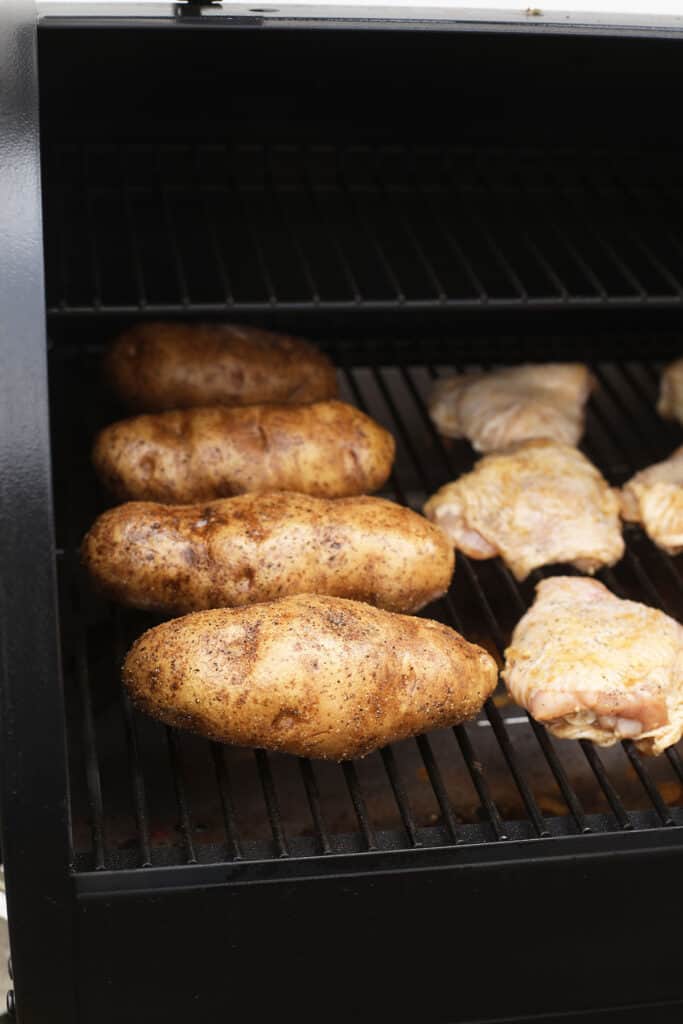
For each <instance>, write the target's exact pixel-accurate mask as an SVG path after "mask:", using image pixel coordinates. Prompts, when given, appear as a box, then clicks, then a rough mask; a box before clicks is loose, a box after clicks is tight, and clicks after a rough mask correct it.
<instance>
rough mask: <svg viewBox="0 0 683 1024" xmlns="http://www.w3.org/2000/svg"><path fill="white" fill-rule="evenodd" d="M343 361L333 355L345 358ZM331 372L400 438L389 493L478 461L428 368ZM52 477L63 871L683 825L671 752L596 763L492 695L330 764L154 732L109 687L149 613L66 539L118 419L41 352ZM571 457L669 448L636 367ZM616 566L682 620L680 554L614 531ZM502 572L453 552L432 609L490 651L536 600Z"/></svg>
mask: <svg viewBox="0 0 683 1024" xmlns="http://www.w3.org/2000/svg"><path fill="white" fill-rule="evenodd" d="M340 351H341V349H340ZM337 355H338V359H337V361H338V364H339V365H340V366H341V369H340V377H341V380H342V388H343V392H344V397H346V398H347V399H348V400H351V401H353V402H355V403H356V404H358V405H359V406H360V407H361V408H364V409H366V410H367V411H369V412H370V413H371V414H372V415H374V416H375V417H376V418H377V419H378V420H380V421H381V422H383V423H384V424H385V425H386V426H387V427H388V428H389V429H390V430H392V432H393V433H394V435H395V436H396V438H397V443H398V457H397V462H396V468H395V472H394V474H393V476H392V479H391V489H390V491H389V496H391V497H395V498H396V499H398V500H399V501H402V502H405V503H407V504H409V505H411V506H412V507H415V508H419V507H420V506H421V503H422V501H423V500H424V497H425V495H426V494H427V493H428V492H431V491H433V490H434V489H436V487H438V486H440V485H441V484H443V483H444V482H445V481H446V480H447V479H449V478H452V477H453V476H454V475H456V474H457V473H459V472H461V471H463V470H464V469H467V468H469V467H470V466H471V464H472V452H471V449H470V448H469V446H468V445H466V444H465V443H457V444H450V443H447V442H443V441H442V440H441V439H440V438H439V437H438V435H437V434H436V432H435V431H434V429H433V427H432V426H431V423H430V421H429V417H428V415H427V412H426V406H425V398H426V396H427V394H428V392H429V388H430V386H431V382H432V380H433V377H434V376H435V375H436V374H437V373H438V372H439V370H440V369H442V370H443V369H445V368H432V367H415V366H405V365H401V363H400V358H399V352H398V349H397V352H396V361H395V363H394V364H393V365H383V366H364V367H357V366H351V365H344V360H343V357H341V358H340V357H339V353H337ZM51 358H52V374H51V376H52V384H53V402H52V404H53V411H54V412H53V419H54V423H55V435H54V440H55V476H56V486H55V493H56V502H57V523H58V539H59V543H60V545H61V546H60V553H61V557H60V559H59V562H60V580H61V598H62V600H61V607H62V616H61V617H62V633H63V637H62V639H63V649H64V668H65V680H66V696H67V716H68V730H69V749H70V762H71V805H72V821H73V842H74V857H75V864H76V868H77V870H79V871H89V870H92V869H103V868H114V867H119V868H120V867H123V868H144V867H148V866H151V865H155V866H162V865H167V864H182V863H210V862H221V861H240V862H242V863H244V862H250V861H256V860H264V859H266V860H267V859H272V858H277V859H290V860H296V859H297V858H301V857H309V856H316V855H326V854H332V853H354V852H362V851H384V850H410V849H415V848H418V847H423V848H424V847H437V846H450V845H459V844H471V843H486V842H499V841H503V840H505V839H507V838H527V839H533V838H535V837H545V836H559V835H567V834H581V833H583V832H591V831H592V832H600V831H621V830H630V829H634V828H653V827H658V826H664V827H671V826H676V825H683V806H681V805H683V763H682V762H681V758H680V753H679V751H678V750H677V749H672V750H670V751H669V752H668V753H667V755H666V756H663V757H661V758H658V759H656V760H654V761H647V760H646V759H643V758H641V757H640V755H639V754H638V752H637V751H636V750H635V748H634V747H633V746H632V744H629V743H625V744H623V745H621V746H619V747H615V748H612V749H610V750H604V751H603V750H601V751H598V750H597V749H595V748H594V747H593V746H592V745H591V744H589V743H582V744H577V743H572V742H569V741H557V740H555V739H552V738H550V737H549V736H548V735H547V734H546V732H545V730H544V729H543V728H541V727H540V726H538V725H537V724H536V723H534V722H529V720H528V718H527V716H526V715H525V714H523V713H522V712H521V711H520V710H519V709H518V708H516V707H514V706H510V705H509V704H508V703H507V702H506V700H505V696H504V694H502V693H499V694H498V695H497V696H496V697H494V699H493V700H492V701H489V702H488V704H487V706H486V708H485V710H484V712H483V713H482V715H481V716H480V718H479V720H478V721H477V722H475V723H469V724H467V725H465V726H459V727H457V728H455V729H454V730H447V731H444V732H438V733H432V734H430V735H429V736H423V737H419V738H418V739H416V740H408V741H405V742H404V743H401V744H397V745H395V746H394V747H392V748H387V749H385V750H383V751H381V752H380V753H378V754H374V755H371V756H370V757H369V758H367V759H366V760H365V761H362V762H358V763H356V764H351V763H347V764H343V765H341V766H337V765H333V764H328V763H318V762H316V763H313V762H309V761H306V760H301V759H295V758H289V757H285V756H280V755H277V756H273V755H270V754H267V753H264V752H262V751H260V752H254V751H251V750H236V749H232V748H222V747H220V746H218V745H216V744H209V743H206V742H204V741H202V740H199V739H197V738H194V737H189V736H187V735H183V734H180V733H177V732H175V731H174V730H171V729H166V728H164V727H162V726H160V725H158V724H157V723H155V722H152V721H151V720H149V719H147V718H145V717H144V716H139V715H137V714H136V713H134V712H133V711H132V709H131V708H130V706H129V703H128V701H127V699H126V698H125V696H124V695H123V694H122V692H121V689H120V687H119V685H118V666H119V665H120V662H121V659H122V657H123V654H124V652H125V650H126V647H127V645H128V644H129V643H130V642H131V641H132V639H134V637H135V636H137V635H139V633H140V632H142V630H143V629H145V628H147V627H148V626H149V625H150V624H151V622H152V620H151V619H150V618H149V617H148V616H143V615H141V614H134V613H130V612H123V611H121V610H119V609H114V608H113V607H111V606H108V605H105V604H103V603H101V602H99V601H97V600H94V599H93V597H92V594H91V593H90V591H89V589H88V586H87V583H86V582H85V581H84V580H83V579H82V578H81V577H80V574H79V571H78V560H77V545H78V543H79V541H80V537H81V536H82V534H83V532H84V531H85V530H86V529H87V527H88V526H89V525H90V523H91V521H92V519H93V518H94V517H95V515H96V514H97V512H98V511H99V510H101V508H102V495H100V494H99V493H98V490H97V487H96V484H95V481H94V478H93V475H92V471H91V469H90V466H89V464H88V458H87V454H88V443H89V438H90V437H91V436H92V434H93V432H94V430H95V429H96V427H97V426H98V425H99V424H100V423H102V422H106V421H108V420H111V419H113V418H115V416H116V414H117V413H116V410H115V409H114V408H112V407H110V406H108V405H107V403H106V401H105V402H103V400H102V395H101V392H100V391H99V389H98V387H97V385H96V383H95V377H94V375H96V373H97V369H96V361H93V360H92V358H91V357H87V356H86V357H84V356H83V353H74V352H70V351H69V350H68V349H60V348H57V349H55V350H54V351H53V352H52V354H51ZM594 369H595V372H596V374H597V376H598V380H599V384H600V387H599V390H598V393H597V395H596V396H595V397H594V398H593V399H592V400H591V406H590V411H589V415H588V430H587V435H586V442H585V444H584V450H585V451H586V452H587V454H588V455H589V456H590V457H591V458H592V459H593V460H594V461H595V462H596V463H597V464H598V465H599V466H600V467H601V468H602V469H603V471H604V472H605V474H606V475H607V477H608V479H610V480H611V481H612V482H614V483H620V482H622V481H623V480H624V479H625V478H626V477H627V476H628V475H629V474H630V473H631V472H632V471H634V470H635V469H637V468H640V467H641V466H642V465H645V464H646V463H648V462H650V461H653V460H654V459H656V458H661V457H663V456H665V455H666V454H668V452H669V451H670V450H671V449H672V448H673V447H674V445H675V444H676V443H677V442H678V441H679V440H680V429H679V428H678V427H675V426H671V425H668V424H665V423H663V422H662V421H660V420H659V418H658V417H657V414H656V412H655V411H654V401H655V395H656V374H655V372H654V370H653V369H652V368H651V367H649V366H646V365H640V364H625V365H623V366H616V365H614V364H607V365H601V366H598V367H595V368H594ZM626 538H627V553H626V555H625V557H624V559H623V560H622V562H621V563H619V565H617V566H616V567H615V568H614V569H613V570H608V571H606V572H604V573H602V574H601V578H602V579H603V581H604V582H605V583H606V584H607V585H608V586H610V588H611V589H612V590H613V591H615V592H616V593H618V594H620V595H623V596H627V597H631V598H635V599H639V600H644V601H646V602H648V603H651V604H653V605H657V606H660V607H662V608H663V609H664V610H665V611H668V612H669V613H671V614H674V615H675V614H677V613H678V617H680V611H681V601H682V598H683V581H682V579H681V574H680V569H681V565H680V562H681V560H680V559H670V558H668V557H666V556H665V555H664V554H663V553H661V552H660V551H658V549H656V548H655V547H654V546H653V545H652V544H651V543H650V542H649V541H648V540H647V539H646V538H645V537H644V536H643V535H642V533H641V532H640V531H639V530H638V529H636V528H632V527H627V528H626ZM544 574H546V573H544V572H537V573H535V574H533V575H532V577H531V578H530V580H528V581H527V582H526V583H525V584H523V585H519V584H518V583H517V582H516V581H515V580H514V578H513V577H512V575H511V574H510V573H509V572H508V571H507V570H506V569H505V567H504V566H503V565H502V563H501V562H499V561H498V560H495V561H493V562H481V563H477V562H473V561H471V560H469V559H467V558H465V557H464V556H459V559H458V567H457V570H456V576H455V581H454V586H453V587H452V589H451V591H450V593H449V594H448V595H447V597H446V598H445V600H443V601H441V602H438V603H437V604H436V605H433V606H431V607H430V608H429V609H428V610H427V614H430V615H432V616H433V617H436V618H440V619H441V620H442V621H445V622H447V623H449V624H451V625H454V626H455V627H456V628H458V629H460V630H461V631H463V632H464V633H465V635H466V636H468V637H469V638H470V639H472V640H475V641H477V642H479V643H482V644H484V645H485V646H487V647H488V648H489V650H491V651H492V652H493V653H497V654H498V655H500V652H501V651H502V650H503V648H504V647H505V645H506V643H507V641H508V639H509V636H510V632H511V630H512V628H513V627H514V624H515V622H516V621H517V620H518V619H519V617H520V615H521V614H522V612H523V610H524V609H525V608H526V607H527V606H528V604H529V602H530V601H531V600H532V598H533V586H534V583H535V582H536V581H537V580H538V579H539V578H541V577H542V575H544Z"/></svg>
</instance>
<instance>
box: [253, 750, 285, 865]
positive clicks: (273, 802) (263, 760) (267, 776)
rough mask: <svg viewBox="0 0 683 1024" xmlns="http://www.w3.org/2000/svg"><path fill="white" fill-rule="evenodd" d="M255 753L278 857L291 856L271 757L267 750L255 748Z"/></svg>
mask: <svg viewBox="0 0 683 1024" xmlns="http://www.w3.org/2000/svg"><path fill="white" fill-rule="evenodd" d="M254 755H255V757H256V766H257V768H258V773H259V778H260V779H261V788H262V789H263V798H264V800H265V802H266V811H267V812H268V821H269V822H270V828H271V831H272V833H273V842H274V843H275V849H276V850H277V854H278V857H289V846H288V844H287V837H286V836H285V830H284V826H283V824H282V813H281V811H280V803H279V801H278V798H277V793H276V792H275V782H274V780H273V773H272V771H271V769H270V759H269V757H268V754H267V753H266V751H265V750H255V751H254Z"/></svg>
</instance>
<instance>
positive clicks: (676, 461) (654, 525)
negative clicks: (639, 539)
mask: <svg viewBox="0 0 683 1024" xmlns="http://www.w3.org/2000/svg"><path fill="white" fill-rule="evenodd" d="M621 514H622V516H623V517H624V519H627V520H629V521H630V522H633V523H641V524H642V527H643V529H644V530H645V532H646V533H647V535H648V537H649V538H650V539H651V540H653V541H654V543H655V544H656V545H657V546H658V547H660V548H663V549H664V550H665V551H668V553H669V554H670V555H678V554H679V553H680V552H681V551H683V445H681V447H680V448H677V449H676V451H675V452H674V453H673V454H672V455H670V456H669V458H668V459H665V460H664V461H663V462H656V463H655V464H654V466H648V468H647V469H643V470H641V472H640V473H636V475H635V476H634V477H631V479H630V480H629V481H628V483H626V484H624V487H623V489H622V492H621Z"/></svg>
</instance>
